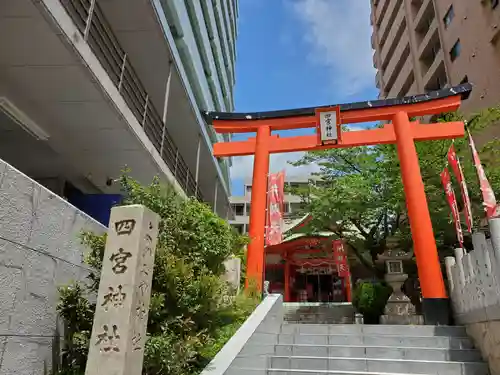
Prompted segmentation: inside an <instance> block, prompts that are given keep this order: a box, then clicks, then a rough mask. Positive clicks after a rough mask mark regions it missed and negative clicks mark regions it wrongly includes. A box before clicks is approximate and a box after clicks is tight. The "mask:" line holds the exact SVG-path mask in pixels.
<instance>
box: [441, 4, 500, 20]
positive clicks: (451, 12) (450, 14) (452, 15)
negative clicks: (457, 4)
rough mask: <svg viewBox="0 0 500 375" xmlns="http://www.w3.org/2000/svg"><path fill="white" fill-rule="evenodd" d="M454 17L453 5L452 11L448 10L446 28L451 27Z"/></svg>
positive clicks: (445, 17) (445, 18)
mask: <svg viewBox="0 0 500 375" xmlns="http://www.w3.org/2000/svg"><path fill="white" fill-rule="evenodd" d="M497 1H498V0H497ZM454 17H455V11H454V10H453V5H451V6H450V9H448V11H447V12H446V16H444V27H448V26H450V24H451V21H453V18H454Z"/></svg>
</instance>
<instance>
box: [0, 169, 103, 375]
mask: <svg viewBox="0 0 500 375" xmlns="http://www.w3.org/2000/svg"><path fill="white" fill-rule="evenodd" d="M105 229H106V228H105V227H103V226H102V225H100V224H99V223H97V222H96V221H95V220H93V219H92V218H90V217H89V216H87V215H85V214H84V213H82V212H81V211H79V210H78V209H76V208H75V207H73V206H72V205H70V204H69V203H67V202H66V201H64V200H63V199H62V198H60V197H59V196H56V195H54V194H53V193H51V192H50V191H49V190H47V189H45V188H44V187H42V186H41V185H39V184H38V183H36V182H35V181H33V180H31V179H30V178H29V177H27V176H25V175H24V174H22V173H21V172H19V171H17V170H16V169H14V168H13V167H11V166H10V165H8V164H7V163H5V162H3V161H2V160H0V375H39V374H40V375H42V374H45V373H49V371H50V369H51V363H52V356H53V355H54V354H56V353H53V351H52V347H53V345H52V343H53V342H57V338H54V335H57V334H60V333H58V332H57V326H58V323H57V317H56V310H55V309H56V303H57V299H58V294H57V287H58V286H60V285H64V284H67V283H69V282H70V281H71V280H83V279H85V278H86V276H87V275H88V269H87V268H86V267H85V265H84V264H83V254H84V248H83V246H82V245H81V244H80V240H79V238H78V236H79V234H80V233H81V232H82V231H86V230H90V231H93V232H96V233H102V232H104V231H105Z"/></svg>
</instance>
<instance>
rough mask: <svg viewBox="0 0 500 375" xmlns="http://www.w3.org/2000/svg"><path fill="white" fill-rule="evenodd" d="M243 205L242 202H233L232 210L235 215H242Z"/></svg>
mask: <svg viewBox="0 0 500 375" xmlns="http://www.w3.org/2000/svg"><path fill="white" fill-rule="evenodd" d="M244 207H245V206H244V205H243V204H233V211H234V214H235V215H236V216H243V215H244Z"/></svg>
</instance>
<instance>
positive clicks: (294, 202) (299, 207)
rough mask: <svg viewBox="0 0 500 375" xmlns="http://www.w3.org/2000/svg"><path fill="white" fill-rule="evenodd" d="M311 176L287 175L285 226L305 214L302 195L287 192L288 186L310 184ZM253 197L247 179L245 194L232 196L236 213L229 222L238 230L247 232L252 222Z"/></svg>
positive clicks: (232, 203) (297, 186)
mask: <svg viewBox="0 0 500 375" xmlns="http://www.w3.org/2000/svg"><path fill="white" fill-rule="evenodd" d="M311 181H312V180H311V178H310V177H309V178H307V177H289V178H287V177H285V205H284V211H285V212H284V219H285V220H284V221H285V226H286V225H288V224H290V223H292V222H294V221H295V220H296V219H298V218H300V217H302V216H304V215H305V214H306V212H304V202H303V200H302V198H301V197H299V196H297V195H292V194H286V190H287V187H288V188H299V187H304V186H308V185H309V184H310V183H311ZM251 199H252V183H251V182H250V181H247V182H246V183H245V185H244V195H243V196H234V195H233V196H231V197H230V198H229V201H230V202H231V208H232V211H233V213H234V218H233V219H232V220H230V221H229V223H230V224H231V225H232V226H233V227H234V228H236V229H237V230H238V232H240V233H243V234H247V233H248V231H249V224H250V205H251Z"/></svg>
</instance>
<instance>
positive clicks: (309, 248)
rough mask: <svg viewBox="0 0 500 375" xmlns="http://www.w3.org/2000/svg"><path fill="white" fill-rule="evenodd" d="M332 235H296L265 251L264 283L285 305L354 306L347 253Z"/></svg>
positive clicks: (268, 247) (341, 243) (339, 241)
mask: <svg viewBox="0 0 500 375" xmlns="http://www.w3.org/2000/svg"><path fill="white" fill-rule="evenodd" d="M331 235H332V233H318V234H314V235H309V234H296V235H292V236H291V237H290V238H287V239H285V240H284V241H283V242H282V243H280V244H277V245H272V246H267V247H266V254H265V276H264V278H265V280H266V281H267V282H269V292H270V293H279V294H282V295H283V297H284V298H283V300H284V302H351V284H352V281H351V274H350V270H349V264H348V260H347V252H346V251H345V247H344V244H343V242H342V241H341V240H332V239H331V238H330V236H331Z"/></svg>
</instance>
